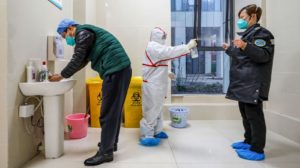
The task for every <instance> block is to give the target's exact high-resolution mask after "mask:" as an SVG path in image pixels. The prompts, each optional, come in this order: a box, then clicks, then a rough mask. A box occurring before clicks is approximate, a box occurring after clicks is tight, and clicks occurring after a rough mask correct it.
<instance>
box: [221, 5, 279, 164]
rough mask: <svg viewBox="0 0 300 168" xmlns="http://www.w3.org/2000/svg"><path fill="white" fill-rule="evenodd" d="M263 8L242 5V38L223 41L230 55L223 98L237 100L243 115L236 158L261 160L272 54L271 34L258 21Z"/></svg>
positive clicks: (234, 145)
mask: <svg viewBox="0 0 300 168" xmlns="http://www.w3.org/2000/svg"><path fill="white" fill-rule="evenodd" d="M261 14H262V9H261V8H260V7H258V6H256V5H248V6H246V7H244V8H242V9H241V10H240V12H239V14H238V17H239V20H238V22H237V24H238V27H239V28H240V29H246V30H245V31H244V32H241V33H238V35H239V36H241V38H239V39H235V40H233V44H232V45H229V44H226V43H225V44H223V48H224V49H225V50H226V53H227V55H229V56H230V57H231V66H230V84H229V88H228V91H227V95H226V98H228V99H231V100H236V101H238V103H239V109H240V112H241V115H242V118H243V125H244V128H245V134H244V136H245V140H244V141H242V142H236V143H233V144H232V147H233V148H234V149H236V152H237V154H238V155H239V157H241V158H243V159H248V160H264V158H265V154H264V147H265V143H266V124H265V119H264V113H263V101H267V100H268V94H269V89H270V83H271V73H272V64H273V56H274V36H273V35H272V33H271V32H270V31H268V30H267V29H265V28H263V27H261V26H260V24H258V21H259V20H260V18H261Z"/></svg>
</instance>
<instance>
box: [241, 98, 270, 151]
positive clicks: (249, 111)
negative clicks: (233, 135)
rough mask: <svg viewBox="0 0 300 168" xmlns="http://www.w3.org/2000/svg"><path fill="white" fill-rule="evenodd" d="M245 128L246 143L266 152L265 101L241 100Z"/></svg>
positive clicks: (256, 149) (254, 149) (254, 148)
mask: <svg viewBox="0 0 300 168" xmlns="http://www.w3.org/2000/svg"><path fill="white" fill-rule="evenodd" d="M239 108H240V112H241V115H242V117H243V125H244V128H245V134H244V136H245V141H244V142H245V143H248V144H250V145H251V149H250V150H252V151H255V152H257V153H264V147H265V144H266V123H265V117H264V113H263V103H262V102H261V101H259V102H258V104H249V103H243V102H239Z"/></svg>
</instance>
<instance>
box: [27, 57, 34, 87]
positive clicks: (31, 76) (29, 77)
mask: <svg viewBox="0 0 300 168" xmlns="http://www.w3.org/2000/svg"><path fill="white" fill-rule="evenodd" d="M26 71H27V82H28V83H32V82H36V74H35V72H36V71H35V68H34V66H33V61H32V60H29V62H28V64H27V67H26Z"/></svg>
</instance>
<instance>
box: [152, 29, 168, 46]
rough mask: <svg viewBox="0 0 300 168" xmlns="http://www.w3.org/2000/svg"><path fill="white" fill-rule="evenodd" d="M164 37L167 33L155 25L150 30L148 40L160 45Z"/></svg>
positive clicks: (164, 39) (163, 41)
mask: <svg viewBox="0 0 300 168" xmlns="http://www.w3.org/2000/svg"><path fill="white" fill-rule="evenodd" d="M166 38H167V33H166V32H165V31H164V30H163V29H161V28H159V27H156V28H154V29H153V30H152V31H151V36H150V41H154V42H157V43H159V44H161V45H165V43H166Z"/></svg>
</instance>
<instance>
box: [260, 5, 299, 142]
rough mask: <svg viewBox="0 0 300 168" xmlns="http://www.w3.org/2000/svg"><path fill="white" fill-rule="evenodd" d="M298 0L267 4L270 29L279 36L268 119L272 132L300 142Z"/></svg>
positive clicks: (277, 38) (276, 44)
mask: <svg viewBox="0 0 300 168" xmlns="http://www.w3.org/2000/svg"><path fill="white" fill-rule="evenodd" d="M299 6H300V1H298V0H288V1H284V2H283V1H281V0H272V1H266V14H267V15H266V21H267V28H268V29H270V30H271V31H272V33H273V34H274V36H275V46H276V48H275V57H274V65H273V75H272V84H271V92H270V101H269V103H268V104H267V113H266V119H267V123H268V127H269V129H271V130H273V131H275V132H278V133H280V134H282V135H284V136H286V137H287V138H289V139H292V140H294V141H296V142H298V143H300V131H299V129H300V112H299V109H300V103H299V102H300V67H299V62H300V57H299V56H300V48H299V44H300V43H299V39H300V32H299V26H300V23H299V22H298V21H292V20H293V19H295V18H299V17H300V13H299V12H297V11H298V8H299Z"/></svg>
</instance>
